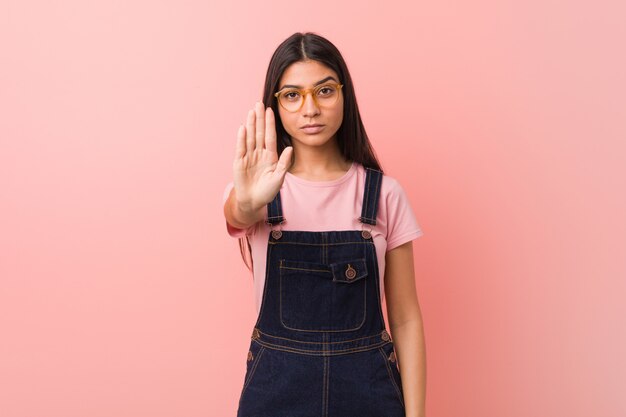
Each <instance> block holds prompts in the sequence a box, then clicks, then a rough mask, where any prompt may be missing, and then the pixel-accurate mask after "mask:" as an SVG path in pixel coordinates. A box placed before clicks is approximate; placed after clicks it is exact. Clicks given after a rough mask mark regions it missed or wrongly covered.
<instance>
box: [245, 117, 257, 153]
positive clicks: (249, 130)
mask: <svg viewBox="0 0 626 417" xmlns="http://www.w3.org/2000/svg"><path fill="white" fill-rule="evenodd" d="M254 117H255V116H254V110H249V111H248V119H247V120H246V150H247V152H248V153H250V155H252V152H253V151H254V146H255V142H254Z"/></svg>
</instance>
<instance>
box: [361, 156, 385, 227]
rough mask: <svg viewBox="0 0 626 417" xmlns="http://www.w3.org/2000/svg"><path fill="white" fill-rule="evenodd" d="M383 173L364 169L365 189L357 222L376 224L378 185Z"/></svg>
mask: <svg viewBox="0 0 626 417" xmlns="http://www.w3.org/2000/svg"><path fill="white" fill-rule="evenodd" d="M382 180H383V173H382V172H381V171H379V170H377V169H373V168H367V167H366V168H365V189H364V190H363V208H362V209H361V216H360V217H359V220H360V221H361V222H362V223H367V224H372V225H375V224H376V212H377V210H378V197H379V196H380V184H381V182H382Z"/></svg>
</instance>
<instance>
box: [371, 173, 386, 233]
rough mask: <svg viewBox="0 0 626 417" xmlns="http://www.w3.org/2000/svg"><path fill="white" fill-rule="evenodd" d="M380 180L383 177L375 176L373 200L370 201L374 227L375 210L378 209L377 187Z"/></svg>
mask: <svg viewBox="0 0 626 417" xmlns="http://www.w3.org/2000/svg"><path fill="white" fill-rule="evenodd" d="M382 180H383V176H382V175H380V174H376V188H375V189H374V198H373V199H372V220H373V221H374V225H376V211H377V210H376V209H377V207H378V196H379V187H380V183H381V182H382Z"/></svg>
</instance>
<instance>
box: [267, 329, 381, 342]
mask: <svg viewBox="0 0 626 417" xmlns="http://www.w3.org/2000/svg"><path fill="white" fill-rule="evenodd" d="M383 330H384V329H383ZM381 333H382V331H381V332H380V333H376V334H375V335H372V336H364V337H357V338H356V339H348V340H342V341H339V342H306V341H304V340H296V339H289V338H287V337H282V336H274V335H271V334H269V333H265V332H262V331H260V330H259V334H261V335H266V336H268V337H271V338H274V339H283V340H288V341H290V342H297V343H307V344H309V343H313V344H316V345H321V344H324V343H326V344H331V345H332V344H338V343H346V342H354V341H356V340H363V339H374V338H376V339H378V338H380V334H381ZM387 343H391V342H387Z"/></svg>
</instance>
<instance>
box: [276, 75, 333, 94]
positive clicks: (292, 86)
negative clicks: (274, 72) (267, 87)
mask: <svg viewBox="0 0 626 417" xmlns="http://www.w3.org/2000/svg"><path fill="white" fill-rule="evenodd" d="M328 80H333V81H335V82H336V83H338V82H339V81H337V80H335V77H333V76H332V75H331V76H329V77H326V78H324V79H323V80H319V81H318V82H316V83H315V84H313V86H314V87H315V86H316V85H320V84H321V83H323V82H326V81H328ZM283 88H303V87H302V86H301V85H292V84H285V85H283V86H282V87H280V88H279V89H278V90H282V89H283Z"/></svg>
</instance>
